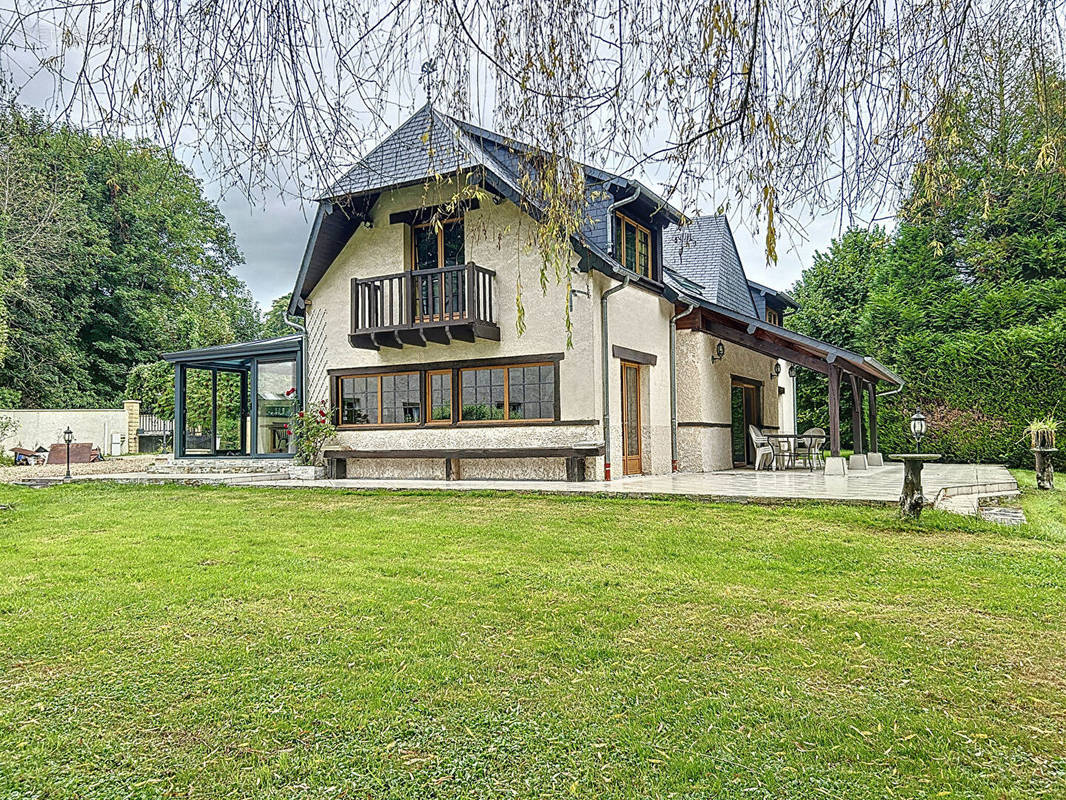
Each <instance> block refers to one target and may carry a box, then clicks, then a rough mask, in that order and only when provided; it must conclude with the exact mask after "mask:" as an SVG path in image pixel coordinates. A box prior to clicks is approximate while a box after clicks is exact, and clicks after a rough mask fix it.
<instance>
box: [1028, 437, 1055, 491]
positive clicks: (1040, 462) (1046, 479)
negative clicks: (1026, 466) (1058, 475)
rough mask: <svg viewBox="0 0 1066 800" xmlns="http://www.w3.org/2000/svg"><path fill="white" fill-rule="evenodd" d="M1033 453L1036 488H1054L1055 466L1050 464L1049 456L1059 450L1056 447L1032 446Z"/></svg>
mask: <svg viewBox="0 0 1066 800" xmlns="http://www.w3.org/2000/svg"><path fill="white" fill-rule="evenodd" d="M1032 451H1033V455H1034V456H1036V488H1037V489H1054V488H1055V467H1054V466H1052V463H1051V456H1052V455H1054V454H1055V453H1057V452H1059V449H1058V448H1057V447H1034V448H1032Z"/></svg>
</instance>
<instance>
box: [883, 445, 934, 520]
mask: <svg viewBox="0 0 1066 800" xmlns="http://www.w3.org/2000/svg"><path fill="white" fill-rule="evenodd" d="M889 458H890V459H892V460H893V461H902V462H903V491H902V492H901V493H900V496H899V513H900V516H902V517H905V518H907V519H918V516H919V515H920V514H921V513H922V509H923V508H924V507H925V495H923V494H922V465H923V464H924V463H925V462H926V461H936V460H937V459H939V458H940V454H939V453H893V454H892V455H890V456H889Z"/></svg>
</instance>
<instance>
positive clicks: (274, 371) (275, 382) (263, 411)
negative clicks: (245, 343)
mask: <svg viewBox="0 0 1066 800" xmlns="http://www.w3.org/2000/svg"><path fill="white" fill-rule="evenodd" d="M299 381H300V374H299V369H298V365H297V363H296V359H285V360H284V361H260V362H259V363H258V364H257V365H256V390H255V391H256V401H257V402H256V423H255V424H256V429H257V435H256V447H257V449H258V451H259V453H260V454H262V455H267V454H281V453H292V452H294V450H295V447H294V445H295V443H294V442H293V441H292V437H291V436H290V434H289V430H288V428H289V420H290V418H291V417H292V413H293V410H294V409H295V408H296V406H297V404H298V403H299V397H298V396H297V390H296V387H297V386H298V385H299Z"/></svg>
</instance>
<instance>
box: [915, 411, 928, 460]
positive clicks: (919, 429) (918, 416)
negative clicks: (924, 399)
mask: <svg viewBox="0 0 1066 800" xmlns="http://www.w3.org/2000/svg"><path fill="white" fill-rule="evenodd" d="M925 428H926V425H925V414H923V413H922V410H921V409H918V410H917V411H915V412H914V416H913V417H911V436H913V437H914V452H916V453H917V452H919V451H920V450H921V447H922V437H924V436H925Z"/></svg>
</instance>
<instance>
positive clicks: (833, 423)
mask: <svg viewBox="0 0 1066 800" xmlns="http://www.w3.org/2000/svg"><path fill="white" fill-rule="evenodd" d="M687 308H688V306H687V305H680V304H679V305H678V306H677V313H679V314H680V313H683V312H684V311H685V310H686V309H687ZM677 328H678V330H695V331H701V332H702V333H706V334H707V335H709V336H714V337H716V338H718V339H721V340H722V341H724V342H729V343H731V344H736V345H739V346H741V347H745V348H747V349H749V350H753V351H755V352H757V353H762V354H763V355H767V356H771V357H773V358H779V359H782V360H784V361H787V362H789V363H790V364H795V365H796V366H799V367H803V368H805V369H809V370H813V371H814V372H817V373H819V374H821V375H825V376H826V378H827V379H828V382H829V450H830V452H831V454H832V455H833V456H834V457H839V456H840V387H841V383H842V382H843V379H844V378H845V376H846V377H847V380H848V384H849V386H850V388H851V393H852V397H853V398H854V400H855V402H854V404H853V407H852V412H851V413H852V417H851V430H852V440H853V442H852V448H853V450H854V451H855V452H856V453H866V452H874V453H876V452H877V384H878V382H884V383H887V384H890V385H892V386H901V385H902V384H903V381H902V379H901V378H900V377H899V376H898V375H896V374H895V373H894V372H892V370H890V369H888V368H887V367H885V366H884V365H882V364H880V363H879V362H878V361H877V360H876V359H874V358H870V357H869V356H862V355H859V354H858V353H852V352H851V351H849V350H844V349H843V348H840V347H836V346H834V345H831V344H828V343H827V342H823V341H820V340H818V339H813V338H811V337H809V336H804V335H803V334H800V333H796V332H795V331H790V330H787V329H785V328H782V327H780V326H777V325H771V324H770V323H768V322H763V321H760V320H757V319H754V318H753V317H749V316H745V315H743V314H739V313H737V312H735V311H732V310H731V309H728V308H724V307H722V306H718V305H715V304H713V303H706V302H703V303H700V304H699V305H698V306H696V307H695V308H693V309H692V310H691V311H690V312H689V313H688V314H686V315H685V316H684V317H681V318H680V319H678V321H677ZM864 395H865V396H866V398H867V400H866V402H867V403H868V404H869V410H870V425H869V436H868V437H867V438H866V439H865V440H864V437H863V426H862V410H863V405H864V399H863V398H864Z"/></svg>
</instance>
